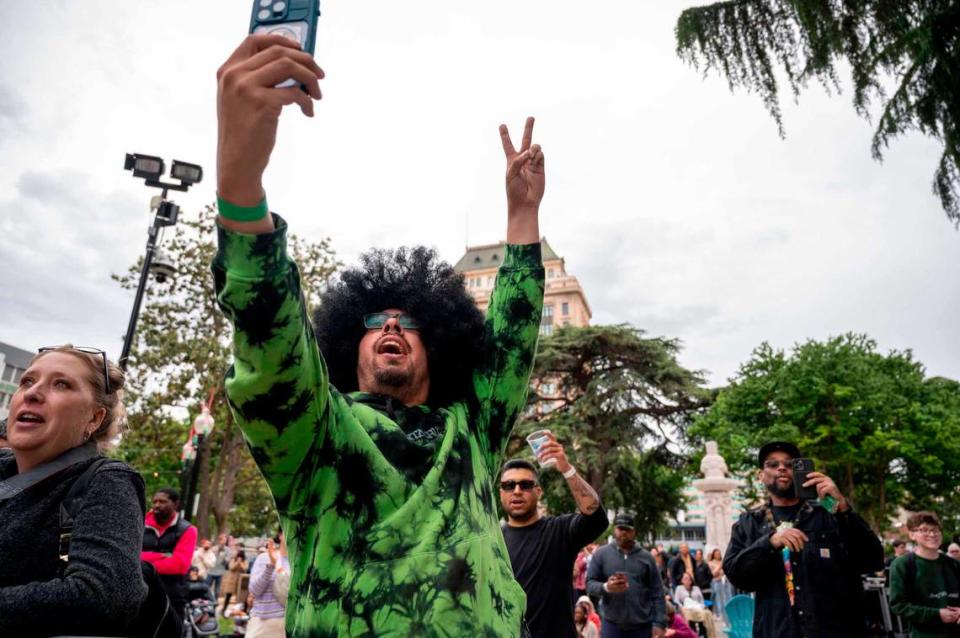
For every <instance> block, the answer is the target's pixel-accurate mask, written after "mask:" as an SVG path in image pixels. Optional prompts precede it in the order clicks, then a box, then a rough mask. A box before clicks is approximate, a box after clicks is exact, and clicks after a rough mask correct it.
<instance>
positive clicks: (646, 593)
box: [587, 514, 667, 638]
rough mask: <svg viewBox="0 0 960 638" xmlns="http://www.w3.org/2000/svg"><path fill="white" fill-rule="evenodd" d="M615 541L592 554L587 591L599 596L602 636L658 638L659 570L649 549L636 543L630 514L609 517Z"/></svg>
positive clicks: (661, 616) (662, 614)
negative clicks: (611, 519)
mask: <svg viewBox="0 0 960 638" xmlns="http://www.w3.org/2000/svg"><path fill="white" fill-rule="evenodd" d="M613 525H614V529H613V536H614V538H615V541H614V542H612V543H609V544H607V545H604V546H603V547H601V548H600V549H598V550H597V551H596V552H594V554H593V558H592V559H591V560H590V568H589V569H588V570H587V592H588V593H589V594H590V595H592V596H597V597H599V598H600V615H601V616H602V618H603V623H602V627H601V630H600V633H601V634H602V635H603V638H661V637H662V636H663V635H664V632H665V627H666V624H667V610H666V601H665V599H664V591H663V582H662V581H661V580H660V572H659V570H658V569H657V564H656V562H654V560H653V556H652V555H651V554H650V552H648V551H646V550H645V549H643V548H642V547H640V546H639V545H637V544H636V539H637V531H636V529H635V528H634V523H633V517H632V516H630V515H629V514H619V515H618V516H617V517H616V518H615V519H614V521H613Z"/></svg>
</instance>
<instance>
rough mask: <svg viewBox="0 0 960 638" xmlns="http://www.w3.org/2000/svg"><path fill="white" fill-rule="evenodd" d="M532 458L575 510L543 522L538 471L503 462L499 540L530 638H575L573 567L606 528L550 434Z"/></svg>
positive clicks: (589, 491)
mask: <svg viewBox="0 0 960 638" xmlns="http://www.w3.org/2000/svg"><path fill="white" fill-rule="evenodd" d="M547 436H548V437H549V439H550V440H549V441H548V442H547V443H544V444H543V445H542V446H541V447H540V449H539V451H538V454H537V460H538V461H539V462H540V465H541V466H545V465H547V463H548V462H550V464H551V465H553V467H555V468H556V469H557V471H559V472H560V473H562V474H563V477H564V478H565V479H566V480H567V485H568V486H569V487H570V493H571V494H572V495H573V498H574V500H575V501H576V502H577V508H578V509H579V510H580V511H579V512H578V513H576V514H562V515H560V516H542V515H541V513H540V510H539V508H538V505H539V504H540V498H541V496H543V490H541V489H540V480H539V479H540V477H539V473H538V472H537V468H536V467H534V465H533V464H532V463H530V462H529V461H525V460H523V459H513V460H510V461H507V462H506V463H505V464H504V466H503V469H502V470H501V472H500V503H501V504H502V505H503V509H504V511H505V512H506V514H507V522H506V524H504V525H503V527H502V529H503V538H504V540H505V541H506V543H507V550H508V551H509V552H510V562H511V563H512V564H513V573H514V576H515V577H516V579H517V581H518V582H519V583H520V585H521V587H523V589H524V591H525V592H526V593H527V611H526V615H525V618H526V622H527V626H528V627H529V628H530V633H531V636H532V637H533V638H539V637H543V638H576V636H577V632H576V629H575V628H574V625H573V563H574V561H575V560H576V558H577V553H578V552H579V551H580V550H581V549H582V548H583V546H584V545H586V544H587V543H589V542H591V541H593V540H594V539H596V538H597V536H599V535H600V534H601V533H603V531H604V530H605V529H606V528H607V525H608V524H609V522H608V520H607V513H606V512H605V511H604V509H603V507H602V506H601V505H600V497H599V496H597V493H596V491H594V489H593V488H592V487H590V484H589V483H587V482H586V480H584V479H583V477H581V476H580V475H579V474H578V473H577V470H576V469H575V468H574V467H573V466H571V465H570V462H569V461H567V455H566V453H565V452H564V450H563V446H562V445H561V444H560V443H559V442H558V441H557V440H556V437H554V436H553V434H550V433H549V432H548V433H547Z"/></svg>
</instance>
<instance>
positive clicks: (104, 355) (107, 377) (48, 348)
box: [37, 346, 113, 394]
mask: <svg viewBox="0 0 960 638" xmlns="http://www.w3.org/2000/svg"><path fill="white" fill-rule="evenodd" d="M63 347H67V348H69V349H70V350H76V351H77V352H82V353H84V354H92V355H96V356H99V357H101V358H102V359H103V382H104V391H105V392H106V393H107V394H111V393H112V392H113V390H112V388H111V387H110V370H109V368H108V367H107V353H106V352H104V351H103V350H101V349H100V348H88V347H87V346H46V347H44V348H40V349H39V350H37V352H38V353H44V352H51V351H53V350H58V349H60V348H63Z"/></svg>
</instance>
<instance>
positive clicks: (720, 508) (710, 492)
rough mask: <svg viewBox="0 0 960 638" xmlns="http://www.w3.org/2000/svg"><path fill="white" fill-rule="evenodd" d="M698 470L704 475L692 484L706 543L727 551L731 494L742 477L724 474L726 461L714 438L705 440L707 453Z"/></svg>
mask: <svg viewBox="0 0 960 638" xmlns="http://www.w3.org/2000/svg"><path fill="white" fill-rule="evenodd" d="M700 471H701V472H703V475H704V477H705V478H702V479H697V480H695V481H693V486H694V488H696V490H697V491H698V492H699V493H700V504H701V506H703V516H704V519H705V520H706V523H707V540H706V544H707V546H710V547H719V548H720V551H721V552H726V551H727V545H728V544H729V543H730V531H731V529H732V528H733V521H732V513H733V498H732V494H733V491H734V490H735V489H737V488H738V487H740V485H741V484H742V483H743V481H741V480H739V479H733V478H728V477H727V476H726V474H727V463H726V461H724V460H723V457H722V456H720V455H719V454H718V452H717V443H716V441H707V455H706V456H704V457H703V461H701V462H700Z"/></svg>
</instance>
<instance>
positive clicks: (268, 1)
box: [260, 0, 273, 9]
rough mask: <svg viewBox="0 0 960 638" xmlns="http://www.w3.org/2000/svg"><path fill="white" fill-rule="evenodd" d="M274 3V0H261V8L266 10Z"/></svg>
mask: <svg viewBox="0 0 960 638" xmlns="http://www.w3.org/2000/svg"><path fill="white" fill-rule="evenodd" d="M272 3H273V0H260V6H261V7H263V8H264V9H266V8H267V7H269V6H270V5H271V4H272Z"/></svg>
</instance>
